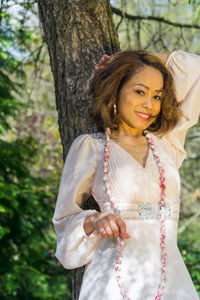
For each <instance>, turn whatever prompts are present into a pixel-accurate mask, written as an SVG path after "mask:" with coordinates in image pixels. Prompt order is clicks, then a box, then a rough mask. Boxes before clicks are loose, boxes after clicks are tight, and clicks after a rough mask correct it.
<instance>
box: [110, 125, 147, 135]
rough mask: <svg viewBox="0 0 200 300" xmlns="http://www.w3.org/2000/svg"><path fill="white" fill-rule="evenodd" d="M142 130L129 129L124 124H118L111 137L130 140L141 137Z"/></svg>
mask: <svg viewBox="0 0 200 300" xmlns="http://www.w3.org/2000/svg"><path fill="white" fill-rule="evenodd" d="M143 131H144V129H137V128H133V127H129V126H127V125H126V124H120V125H119V129H118V130H117V131H114V132H112V136H115V137H130V138H140V137H143V136H144V135H143Z"/></svg>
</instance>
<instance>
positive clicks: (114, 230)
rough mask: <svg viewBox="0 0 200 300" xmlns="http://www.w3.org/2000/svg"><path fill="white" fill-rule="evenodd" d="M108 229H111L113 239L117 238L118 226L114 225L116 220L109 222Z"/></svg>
mask: <svg viewBox="0 0 200 300" xmlns="http://www.w3.org/2000/svg"><path fill="white" fill-rule="evenodd" d="M110 227H111V229H112V232H113V237H115V238H116V237H118V236H119V233H120V232H119V226H118V225H117V224H116V220H111V221H110Z"/></svg>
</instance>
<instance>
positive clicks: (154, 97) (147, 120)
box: [117, 66, 164, 133]
mask: <svg viewBox="0 0 200 300" xmlns="http://www.w3.org/2000/svg"><path fill="white" fill-rule="evenodd" d="M163 84H164V81H163V76H162V74H161V72H160V71H159V70H158V69H155V68H153V67H151V66H145V67H144V68H142V69H140V71H138V72H137V73H136V74H135V75H134V76H133V77H132V78H131V79H130V80H129V81H127V82H126V83H125V84H124V85H123V86H122V88H121V90H120V92H119V95H118V105H117V106H118V112H119V114H120V124H119V129H120V128H122V127H123V128H126V130H128V131H130V132H138V133H141V132H142V131H143V130H144V129H146V128H148V127H149V126H150V125H151V124H152V123H153V122H154V121H155V120H156V118H157V116H158V115H159V112H160V109H161V101H162V90H163Z"/></svg>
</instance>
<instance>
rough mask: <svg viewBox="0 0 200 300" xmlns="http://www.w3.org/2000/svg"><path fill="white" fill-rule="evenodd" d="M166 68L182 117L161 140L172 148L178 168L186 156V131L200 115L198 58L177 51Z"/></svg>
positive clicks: (173, 53)
mask: <svg viewBox="0 0 200 300" xmlns="http://www.w3.org/2000/svg"><path fill="white" fill-rule="evenodd" d="M166 67H167V68H168V70H169V71H170V73H171V74H172V76H173V79H174V82H175V88H176V95H177V99H178V101H179V102H180V101H182V103H181V109H182V111H183V114H184V116H183V117H182V118H181V120H180V121H179V123H178V124H177V125H176V126H175V128H174V129H173V130H172V131H170V132H168V133H167V134H166V135H164V136H163V138H162V140H163V141H164V142H165V143H166V144H168V146H171V147H172V148H173V152H174V153H175V156H176V157H175V160H176V164H177V167H178V168H179V167H180V166H181V164H182V162H183V160H184V159H185V157H186V155H187V154H186V152H185V150H184V143H185V137H186V133H187V130H188V129H189V128H190V127H192V126H193V125H195V124H196V123H197V122H198V118H199V114H200V56H198V55H194V54H190V53H187V52H184V51H181V50H177V51H174V52H172V53H171V54H170V55H169V57H168V59H167V61H166Z"/></svg>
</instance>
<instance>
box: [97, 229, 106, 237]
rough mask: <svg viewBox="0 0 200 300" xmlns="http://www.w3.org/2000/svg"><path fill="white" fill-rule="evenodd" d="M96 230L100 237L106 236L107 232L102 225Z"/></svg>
mask: <svg viewBox="0 0 200 300" xmlns="http://www.w3.org/2000/svg"><path fill="white" fill-rule="evenodd" d="M98 232H99V233H100V235H101V236H102V237H104V238H107V237H108V235H107V232H106V230H105V229H104V228H103V227H100V228H99V230H98Z"/></svg>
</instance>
